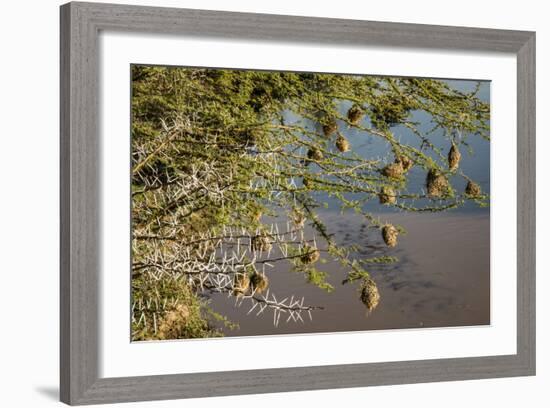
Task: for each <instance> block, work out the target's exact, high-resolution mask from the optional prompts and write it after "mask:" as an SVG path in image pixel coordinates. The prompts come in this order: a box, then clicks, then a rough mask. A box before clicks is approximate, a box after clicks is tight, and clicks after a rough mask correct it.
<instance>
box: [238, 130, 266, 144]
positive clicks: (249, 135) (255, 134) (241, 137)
mask: <svg viewBox="0 0 550 408" xmlns="http://www.w3.org/2000/svg"><path fill="white" fill-rule="evenodd" d="M263 137H265V130H264V129H263V128H262V127H259V126H253V127H249V128H246V129H243V130H240V131H238V132H237V139H238V141H239V142H240V143H241V144H242V145H243V147H253V146H256V145H257V144H258V142H259V141H260V140H262V138H263Z"/></svg>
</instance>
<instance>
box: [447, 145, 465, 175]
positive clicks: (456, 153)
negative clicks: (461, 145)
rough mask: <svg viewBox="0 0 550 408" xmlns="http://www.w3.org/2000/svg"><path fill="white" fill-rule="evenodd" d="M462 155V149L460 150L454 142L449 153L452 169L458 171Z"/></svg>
mask: <svg viewBox="0 0 550 408" xmlns="http://www.w3.org/2000/svg"><path fill="white" fill-rule="evenodd" d="M461 157H462V155H461V154H460V150H458V147H457V145H456V144H454V143H453V144H452V146H451V148H450V149H449V154H448V155H447V159H448V162H449V170H450V171H456V170H457V169H458V166H459V165H460V158H461Z"/></svg>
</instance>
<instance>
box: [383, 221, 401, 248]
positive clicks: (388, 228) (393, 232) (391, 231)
mask: <svg viewBox="0 0 550 408" xmlns="http://www.w3.org/2000/svg"><path fill="white" fill-rule="evenodd" d="M398 235H399V232H398V231H397V228H395V227H394V226H393V225H391V224H386V225H384V227H383V228H382V238H384V242H385V243H386V245H387V246H389V247H390V248H393V247H394V246H396V245H397V236H398Z"/></svg>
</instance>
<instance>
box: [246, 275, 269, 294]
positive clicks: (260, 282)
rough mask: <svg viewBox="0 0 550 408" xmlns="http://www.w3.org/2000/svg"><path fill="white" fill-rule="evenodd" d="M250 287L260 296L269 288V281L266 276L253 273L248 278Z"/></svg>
mask: <svg viewBox="0 0 550 408" xmlns="http://www.w3.org/2000/svg"><path fill="white" fill-rule="evenodd" d="M250 286H251V287H252V290H254V291H256V293H258V294H260V293H262V292H264V291H265V290H266V289H267V287H268V286H269V279H267V276H266V275H264V274H263V273H258V272H255V273H253V274H252V275H251V276H250Z"/></svg>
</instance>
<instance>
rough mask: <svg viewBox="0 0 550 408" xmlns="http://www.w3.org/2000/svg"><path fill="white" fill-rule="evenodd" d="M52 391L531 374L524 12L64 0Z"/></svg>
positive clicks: (150, 394) (132, 392) (81, 395)
mask: <svg viewBox="0 0 550 408" xmlns="http://www.w3.org/2000/svg"><path fill="white" fill-rule="evenodd" d="M60 364H61V379H60V381H61V400H62V401H63V402H65V403H67V404H71V405H79V404H96V403H113V402H126V401H140V400H154V399H175V398H191V397H206V396H221V395H232V394H252V393H268V392H280V391H298V390H313V389H326V388H346V387H364V386H371V385H386V384H402V383H418V382H431V381H448V380H465V379H478V378H491V377H509V376H524V375H534V374H535V34H534V33H532V32H523V31H506V30H491V29H482V28H459V27H443V26H429V25H412V24H401V23H383V22H370V21H357V20H336V19H321V18H311V17H290V16H280V15H263V14H246V13H232V12H218V11H203V10H189V9H170V8H156V7H141V6H126V5H111V4H94V3H69V4H66V5H64V6H62V7H61V362H60Z"/></svg>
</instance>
